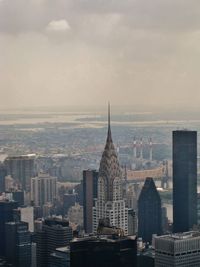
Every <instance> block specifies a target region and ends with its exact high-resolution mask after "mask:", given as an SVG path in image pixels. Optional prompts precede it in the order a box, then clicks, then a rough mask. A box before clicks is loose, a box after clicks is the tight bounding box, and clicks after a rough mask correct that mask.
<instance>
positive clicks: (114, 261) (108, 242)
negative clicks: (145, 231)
mask: <svg viewBox="0 0 200 267" xmlns="http://www.w3.org/2000/svg"><path fill="white" fill-rule="evenodd" d="M70 255H71V259H70V261H71V262H70V264H71V265H70V266H71V267H86V266H87V267H94V266H95V267H136V266H137V242H136V238H135V237H119V236H99V237H95V236H93V237H86V238H80V239H75V240H73V241H72V242H71V243H70Z"/></svg>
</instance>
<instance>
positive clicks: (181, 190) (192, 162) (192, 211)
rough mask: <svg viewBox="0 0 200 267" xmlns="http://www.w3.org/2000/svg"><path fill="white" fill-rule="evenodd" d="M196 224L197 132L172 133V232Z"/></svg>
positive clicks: (186, 228) (190, 227)
mask: <svg viewBox="0 0 200 267" xmlns="http://www.w3.org/2000/svg"><path fill="white" fill-rule="evenodd" d="M196 224H197V132H196V131H186V130H183V131H174V132H173V232H174V233H176V232H186V231H189V230H191V229H192V228H193V226H194V225H196Z"/></svg>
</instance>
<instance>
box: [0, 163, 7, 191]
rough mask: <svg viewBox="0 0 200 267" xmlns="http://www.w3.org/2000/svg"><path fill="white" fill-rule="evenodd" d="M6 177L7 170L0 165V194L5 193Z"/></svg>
mask: <svg viewBox="0 0 200 267" xmlns="http://www.w3.org/2000/svg"><path fill="white" fill-rule="evenodd" d="M6 175H7V170H6V167H5V165H4V164H2V163H0V193H2V192H5V189H6V184H5V183H6V182H5V177H6Z"/></svg>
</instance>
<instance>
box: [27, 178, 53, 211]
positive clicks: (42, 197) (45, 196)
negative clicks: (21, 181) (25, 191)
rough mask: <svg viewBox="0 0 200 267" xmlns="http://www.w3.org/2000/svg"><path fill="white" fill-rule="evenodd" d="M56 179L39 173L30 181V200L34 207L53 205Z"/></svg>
mask: <svg viewBox="0 0 200 267" xmlns="http://www.w3.org/2000/svg"><path fill="white" fill-rule="evenodd" d="M56 183H57V178H56V177H52V176H50V175H49V174H47V173H39V175H38V177H34V178H32V179H31V200H32V201H33V202H34V205H35V206H43V205H44V204H46V203H53V201H54V200H55V198H56V195H57V184H56Z"/></svg>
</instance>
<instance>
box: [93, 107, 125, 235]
mask: <svg viewBox="0 0 200 267" xmlns="http://www.w3.org/2000/svg"><path fill="white" fill-rule="evenodd" d="M122 186H123V178H122V172H121V169H120V166H119V161H118V158H117V153H116V151H115V148H114V144H113V141H112V135H111V127H110V108H109V112H108V134H107V141H106V145H105V149H104V152H103V155H102V158H101V162H100V168H99V178H98V198H97V199H96V201H95V207H94V208H93V232H94V233H96V232H97V228H98V224H99V220H100V219H104V218H109V221H110V224H111V225H112V226H116V227H118V228H121V229H123V230H124V233H125V234H126V235H127V234H128V209H127V208H126V207H125V199H123V196H122Z"/></svg>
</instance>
